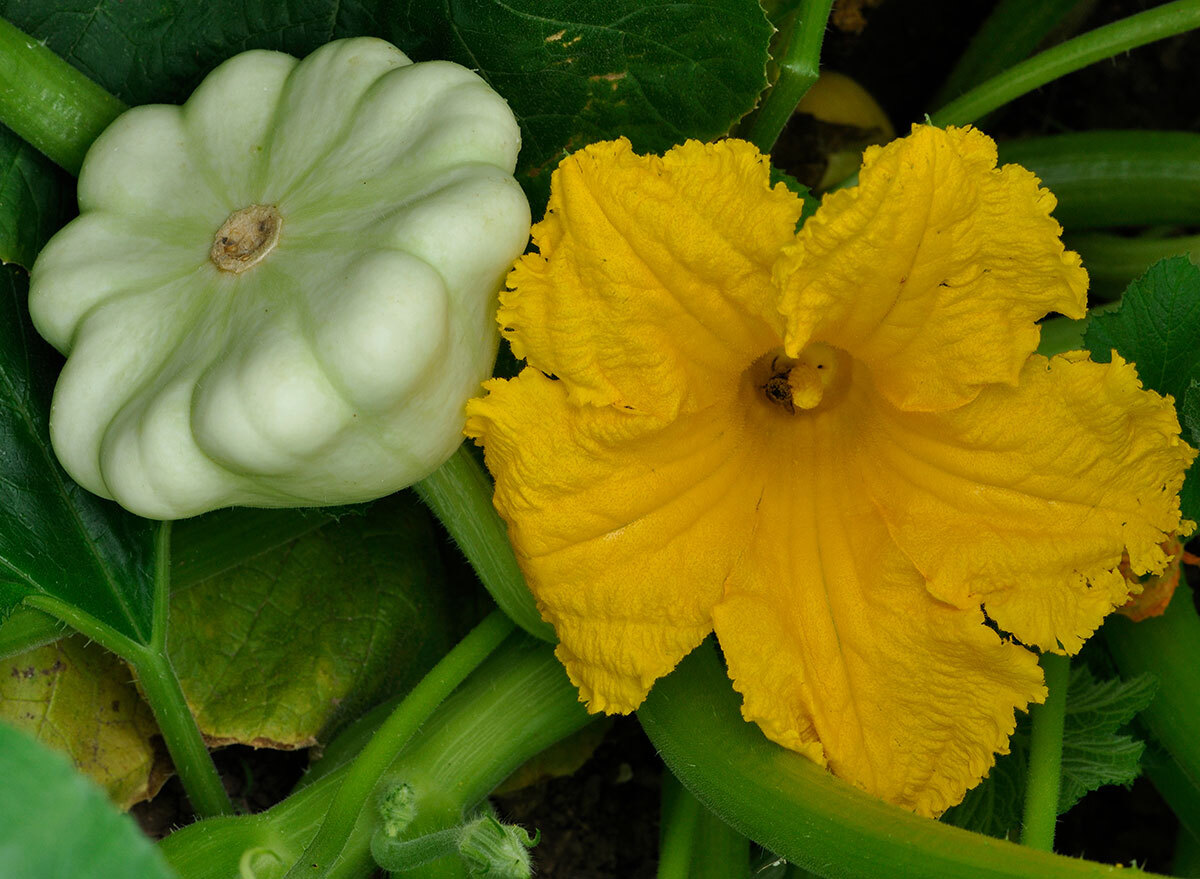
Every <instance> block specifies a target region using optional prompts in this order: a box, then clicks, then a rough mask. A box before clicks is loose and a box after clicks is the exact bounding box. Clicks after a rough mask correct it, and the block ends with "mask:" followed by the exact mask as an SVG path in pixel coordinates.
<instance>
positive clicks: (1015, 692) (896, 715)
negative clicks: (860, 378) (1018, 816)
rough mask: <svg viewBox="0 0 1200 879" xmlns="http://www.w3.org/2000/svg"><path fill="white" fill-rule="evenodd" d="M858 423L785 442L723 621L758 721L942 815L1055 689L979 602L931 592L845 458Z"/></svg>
mask: <svg viewBox="0 0 1200 879" xmlns="http://www.w3.org/2000/svg"><path fill="white" fill-rule="evenodd" d="M848 427H849V422H847V423H846V424H843V425H841V426H838V425H837V424H836V423H834V425H833V427H832V429H831V427H830V422H829V421H828V420H827V421H826V422H825V423H823V424H822V423H818V424H817V425H815V427H814V428H813V429H812V430H811V431H809V432H808V436H802V437H801V438H799V439H797V441H796V442H794V443H792V444H790V445H789V446H788V447H785V448H777V449H776V450H775V452H774V453H773V454H772V455H771V460H770V466H771V467H772V468H773V472H774V476H775V479H773V480H772V481H770V482H768V483H767V484H766V491H765V493H764V495H763V497H762V503H761V505H760V507H759V509H758V514H757V530H756V531H755V534H754V537H753V540H752V543H751V544H750V547H749V550H748V552H747V556H746V558H745V559H743V561H742V562H741V563H740V564H739V565H738V567H737V568H736V569H735V571H734V573H733V575H732V576H731V577H730V581H729V584H728V586H727V591H726V596H725V599H724V601H722V602H721V603H720V604H719V605H718V606H717V607H716V609H715V610H714V614H713V619H714V625H715V628H716V632H717V637H718V638H719V640H720V643H721V647H722V649H723V650H724V652H725V657H726V660H727V662H728V665H729V672H730V677H732V678H733V681H734V686H735V687H736V688H737V689H738V690H739V691H740V692H741V693H742V694H743V696H744V703H743V708H742V712H743V714H744V716H745V717H746V719H747V720H753V721H755V722H757V723H758V724H759V726H760V727H762V729H763V731H764V733H766V735H767V736H768V737H769V738H771V739H773V740H774V741H776V742H778V743H780V744H782V745H784V746H785V747H788V748H792V749H793V750H797V751H800V752H801V753H804V754H806V755H808V756H810V757H812V758H813V759H817V760H818V761H821V762H824V763H826V764H827V765H828V767H829V768H830V769H831V770H832V771H833V772H834V773H835V774H837V775H839V776H840V777H842V778H844V779H846V780H848V781H850V782H852V783H854V784H856V785H857V786H858V787H860V788H862V789H863V790H866V791H867V792H869V793H871V794H874V795H876V796H879V797H881V798H883V799H885V800H888V801H889V802H892V803H896V804H898V805H902V806H906V807H908V808H910V809H914V810H915V811H917V812H920V813H921V814H924V815H938V814H940V813H941V812H942V811H943V810H945V809H946V808H948V807H949V806H951V805H953V804H955V803H957V802H958V801H959V800H961V799H962V796H963V794H964V793H965V791H966V790H967V789H968V788H970V787H972V786H973V785H974V784H976V783H977V782H978V781H979V779H980V778H982V777H983V776H984V775H985V774H986V773H987V772H988V770H989V768H990V767H991V765H992V763H993V761H994V754H995V753H996V752H1001V753H1003V752H1006V751H1007V742H1008V737H1009V735H1010V734H1011V732H1012V730H1013V726H1014V709H1016V708H1023V707H1024V706H1025V705H1026V704H1027V703H1028V702H1029V701H1031V700H1033V701H1040V700H1041V699H1042V698H1043V695H1044V689H1043V687H1042V681H1041V672H1040V669H1039V668H1038V666H1037V660H1036V658H1035V657H1034V656H1033V654H1031V653H1030V652H1029V651H1027V650H1025V649H1023V648H1020V647H1018V646H1016V645H1013V644H1009V643H1004V642H1003V641H1001V639H1000V637H999V636H998V635H997V634H996V633H995V632H994V631H992V630H991V629H989V628H988V627H987V626H986V625H985V623H984V617H983V614H982V613H981V612H980V610H979V608H978V607H975V608H973V609H960V608H955V607H952V606H950V605H948V604H944V603H942V602H939V601H938V600H937V599H935V598H933V597H932V596H931V595H930V594H929V592H928V590H927V589H926V588H925V582H924V580H923V578H922V577H921V576H920V574H919V573H918V572H917V571H916V569H915V568H913V566H912V564H911V563H910V562H908V560H907V559H905V558H904V556H903V555H902V554H901V553H900V552H899V551H898V550H897V548H896V547H895V545H894V544H893V543H892V542H891V540H890V538H889V536H888V534H887V529H886V527H885V525H884V523H883V522H882V521H881V519H880V518H879V515H878V513H877V512H876V511H875V510H874V509H873V508H872V506H871V503H870V501H869V500H868V499H867V497H866V495H865V492H864V490H863V486H862V482H861V478H860V477H858V476H857V475H856V474H855V472H854V470H853V468H852V466H849V465H848V464H847V463H846V455H845V453H844V451H843V449H844V448H845V446H846V443H847V442H848V441H849V439H850V437H849V436H847V429H848ZM792 449H797V450H798V451H795V452H793V451H792ZM810 461H811V462H813V463H811V464H810V463H809V462H810Z"/></svg>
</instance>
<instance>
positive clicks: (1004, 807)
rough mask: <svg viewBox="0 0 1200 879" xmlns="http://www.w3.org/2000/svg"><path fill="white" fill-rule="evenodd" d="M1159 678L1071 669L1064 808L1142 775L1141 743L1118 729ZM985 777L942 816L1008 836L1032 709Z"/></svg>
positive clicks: (1017, 813) (1019, 794)
mask: <svg viewBox="0 0 1200 879" xmlns="http://www.w3.org/2000/svg"><path fill="white" fill-rule="evenodd" d="M1157 688H1158V682H1157V681H1156V680H1154V678H1153V677H1151V676H1150V675H1138V676H1137V677H1135V678H1130V679H1129V680H1127V681H1122V680H1120V679H1119V678H1111V679H1106V680H1097V679H1096V677H1095V676H1094V675H1093V673H1092V672H1091V670H1089V669H1088V667H1087V666H1086V665H1083V664H1082V663H1076V664H1075V665H1073V666H1072V668H1071V681H1070V684H1069V685H1068V689H1067V711H1066V717H1065V720H1064V728H1063V754H1062V786H1061V788H1060V790H1059V795H1058V812H1059V814H1060V815H1061V814H1062V813H1064V812H1066V811H1067V810H1068V809H1070V808H1071V807H1072V806H1074V805H1075V804H1076V803H1077V802H1079V800H1080V799H1082V798H1083V796H1084V794H1086V793H1088V792H1089V791H1093V790H1096V788H1099V787H1103V786H1104V785H1106V784H1121V785H1130V784H1132V783H1133V781H1134V779H1136V778H1137V777H1138V776H1139V775H1141V759H1142V753H1143V751H1144V750H1145V748H1146V746H1145V744H1144V743H1143V742H1141V741H1138V740H1136V739H1134V738H1132V737H1131V736H1129V735H1126V734H1125V733H1122V732H1120V731H1119V730H1120V728H1121V727H1122V726H1124V725H1125V724H1127V723H1129V721H1130V720H1132V719H1133V718H1134V716H1135V715H1136V714H1137V713H1138V712H1139V711H1141V710H1143V709H1144V708H1146V706H1148V705H1149V704H1150V703H1151V701H1153V699H1154V693H1155V690H1156V689H1157ZM1009 748H1010V753H1008V754H1006V755H1004V756H1001V757H999V758H997V760H996V765H995V767H993V769H992V771H991V773H990V774H989V775H988V777H987V778H986V779H984V781H983V783H982V784H980V785H979V786H978V787H976V788H974V789H973V790H971V791H968V792H967V796H966V798H965V799H964V800H963V802H962V803H960V804H959V805H958V806H955V807H954V808H953V809H951V810H949V811H948V812H946V814H945V815H944V816H943V819H942V820H944V821H946V822H948V823H950V824H954V825H955V826H957V827H964V828H966V829H968V830H975V831H977V832H979V833H986V834H988V835H989V836H998V837H1005V836H1006V835H1007V834H1008V832H1009V831H1011V830H1013V829H1015V828H1016V827H1017V825H1018V824H1019V823H1020V821H1021V810H1022V806H1023V801H1024V797H1025V777H1026V768H1027V766H1028V754H1029V716H1028V715H1022V716H1021V717H1020V719H1019V720H1018V722H1017V731H1016V732H1015V733H1014V734H1013V737H1012V740H1011V741H1010V743H1009Z"/></svg>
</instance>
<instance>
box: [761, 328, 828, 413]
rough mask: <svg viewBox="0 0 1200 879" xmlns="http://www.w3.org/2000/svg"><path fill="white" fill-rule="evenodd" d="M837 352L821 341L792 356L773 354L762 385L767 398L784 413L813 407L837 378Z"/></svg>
mask: <svg viewBox="0 0 1200 879" xmlns="http://www.w3.org/2000/svg"><path fill="white" fill-rule="evenodd" d="M839 360H840V358H839V357H838V352H837V350H836V349H834V348H833V347H832V346H830V345H826V344H825V343H823V342H814V343H813V344H811V345H809V346H808V347H806V348H805V349H804V350H803V351H801V352H800V356H799V357H797V358H796V359H794V360H793V359H792V358H790V357H774V358H772V360H771V366H770V377H769V378H768V379H767V383H766V384H765V385H763V391H764V392H765V393H766V396H767V399H768V400H770V401H771V402H772V403H775V404H776V405H779V406H782V407H783V408H784V409H786V410H787V411H788V412H791V413H794V412H795V411H796V410H797V409H804V410H809V409H815V408H817V407H818V406H820V405H821V402H822V401H823V400H824V399H825V392H826V390H828V389H829V388H830V387H832V386H833V384H834V382H835V381H836V380H837V378H838V371H839V370H838V366H839Z"/></svg>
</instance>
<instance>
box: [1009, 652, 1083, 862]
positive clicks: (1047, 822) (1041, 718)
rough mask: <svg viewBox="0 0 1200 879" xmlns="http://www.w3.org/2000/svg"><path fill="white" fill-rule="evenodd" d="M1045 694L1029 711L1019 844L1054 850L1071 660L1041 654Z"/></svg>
mask: <svg viewBox="0 0 1200 879" xmlns="http://www.w3.org/2000/svg"><path fill="white" fill-rule="evenodd" d="M1042 671H1043V673H1044V674H1045V675H1046V689H1047V690H1048V695H1047V696H1046V701H1045V702H1044V703H1042V704H1041V705H1035V706H1033V708H1032V709H1031V710H1030V712H1029V715H1030V722H1031V731H1030V736H1029V770H1028V772H1027V774H1026V779H1025V811H1024V814H1023V815H1022V818H1021V844H1022V845H1027V846H1030V847H1031V848H1036V849H1041V850H1042V851H1047V852H1049V851H1054V826H1055V824H1056V823H1057V822H1058V792H1059V789H1060V787H1061V786H1062V746H1063V723H1064V721H1065V719H1066V710H1067V680H1068V678H1069V677H1070V672H1071V660H1070V657H1067V656H1059V655H1057V654H1054V653H1045V654H1042Z"/></svg>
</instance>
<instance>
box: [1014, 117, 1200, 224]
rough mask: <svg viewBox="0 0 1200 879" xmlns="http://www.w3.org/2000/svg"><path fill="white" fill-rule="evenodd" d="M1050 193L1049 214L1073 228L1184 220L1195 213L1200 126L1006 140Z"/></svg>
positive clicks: (1199, 192) (1199, 191) (1199, 194)
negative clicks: (1052, 201)
mask: <svg viewBox="0 0 1200 879" xmlns="http://www.w3.org/2000/svg"><path fill="white" fill-rule="evenodd" d="M1000 161H1001V162H1002V163H1008V162H1015V163H1016V164H1018V165H1022V166H1024V167H1026V168H1028V169H1029V170H1031V171H1032V172H1033V173H1034V174H1036V175H1037V176H1038V177H1039V178H1040V179H1041V181H1042V185H1043V186H1045V187H1046V188H1048V189H1049V190H1050V191H1051V192H1053V193H1054V197H1055V199H1056V201H1057V202H1058V204H1057V206H1056V207H1055V209H1054V217H1055V219H1057V220H1058V221H1059V222H1060V223H1062V224H1063V226H1065V227H1066V228H1067V229H1069V230H1071V231H1073V232H1077V231H1080V230H1083V229H1094V228H1100V227H1104V226H1138V225H1148V226H1170V225H1191V224H1193V223H1195V222H1196V218H1197V217H1200V134H1195V133H1193V132H1187V131H1091V132H1086V133H1080V134H1059V135H1054V136H1051V137H1034V138H1027V139H1023V140H1015V141H1008V142H1005V143H1002V144H1001V145H1000Z"/></svg>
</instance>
